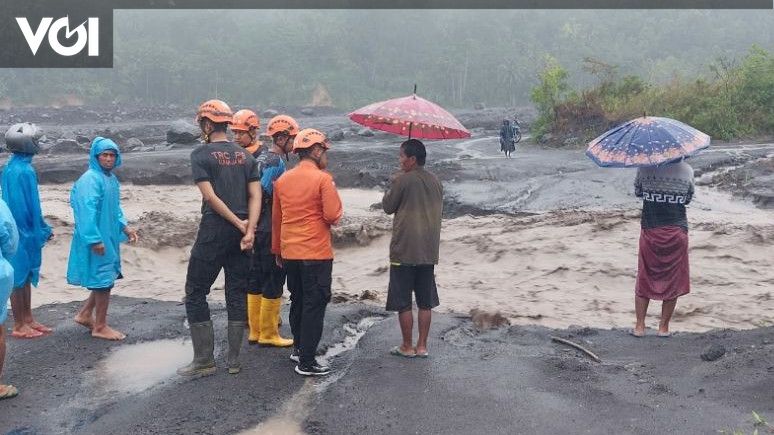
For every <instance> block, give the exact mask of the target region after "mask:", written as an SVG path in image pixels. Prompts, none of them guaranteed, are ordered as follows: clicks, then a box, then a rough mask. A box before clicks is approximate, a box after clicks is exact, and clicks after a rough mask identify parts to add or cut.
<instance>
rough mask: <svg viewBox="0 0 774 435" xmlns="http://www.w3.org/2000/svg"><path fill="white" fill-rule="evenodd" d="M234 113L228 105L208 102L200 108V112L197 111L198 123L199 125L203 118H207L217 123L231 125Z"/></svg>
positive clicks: (221, 102)
mask: <svg viewBox="0 0 774 435" xmlns="http://www.w3.org/2000/svg"><path fill="white" fill-rule="evenodd" d="M232 117H233V113H232V112H231V108H230V107H228V104H226V103H224V102H223V101H220V100H207V101H205V102H203V103H202V104H201V106H199V110H197V111H196V123H197V124H198V123H199V121H201V120H202V118H207V119H209V120H210V121H212V122H215V123H219V124H220V123H223V122H227V123H229V124H230V123H231V118H232Z"/></svg>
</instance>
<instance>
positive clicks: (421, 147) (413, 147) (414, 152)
mask: <svg viewBox="0 0 774 435" xmlns="http://www.w3.org/2000/svg"><path fill="white" fill-rule="evenodd" d="M400 149H402V150H403V154H405V155H406V157H416V159H417V165H419V166H425V159H426V158H427V151H425V144H423V143H422V142H421V141H419V140H417V139H409V140H407V141H405V142H403V143H402V144H400Z"/></svg>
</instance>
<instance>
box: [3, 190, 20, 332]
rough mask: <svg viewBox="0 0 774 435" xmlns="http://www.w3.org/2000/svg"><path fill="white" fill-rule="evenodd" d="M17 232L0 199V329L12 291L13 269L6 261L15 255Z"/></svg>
mask: <svg viewBox="0 0 774 435" xmlns="http://www.w3.org/2000/svg"><path fill="white" fill-rule="evenodd" d="M18 243H19V232H18V231H17V230H16V221H14V219H13V215H12V214H11V210H9V209H8V206H7V205H6V204H5V201H3V200H1V199H0V328H2V327H3V322H5V319H6V318H7V317H8V298H9V297H10V296H11V291H13V267H11V263H9V262H8V260H6V258H8V257H12V256H13V255H14V254H15V253H16V247H17V245H18Z"/></svg>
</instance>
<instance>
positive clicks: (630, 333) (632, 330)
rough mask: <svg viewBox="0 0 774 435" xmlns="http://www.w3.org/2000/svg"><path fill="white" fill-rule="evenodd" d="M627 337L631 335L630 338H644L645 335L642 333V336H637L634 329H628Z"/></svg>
mask: <svg viewBox="0 0 774 435" xmlns="http://www.w3.org/2000/svg"><path fill="white" fill-rule="evenodd" d="M629 335H631V336H632V337H637V338H642V337H644V336H645V333H644V332H643V333H642V334H638V333H636V332H634V329H630V330H629Z"/></svg>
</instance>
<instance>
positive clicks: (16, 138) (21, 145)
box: [5, 122, 43, 154]
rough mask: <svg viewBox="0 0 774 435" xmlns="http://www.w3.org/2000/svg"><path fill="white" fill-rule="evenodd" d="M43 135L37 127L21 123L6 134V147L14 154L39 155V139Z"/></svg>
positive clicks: (13, 126)
mask: <svg viewBox="0 0 774 435" xmlns="http://www.w3.org/2000/svg"><path fill="white" fill-rule="evenodd" d="M42 134H43V132H42V131H41V130H40V129H39V128H38V126H37V125H35V124H31V123H29V122H20V123H18V124H14V125H12V126H11V127H10V128H9V129H8V131H6V132H5V146H6V148H8V151H10V152H12V153H25V154H37V153H38V151H40V146H39V145H38V139H40V136H41V135H42Z"/></svg>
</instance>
